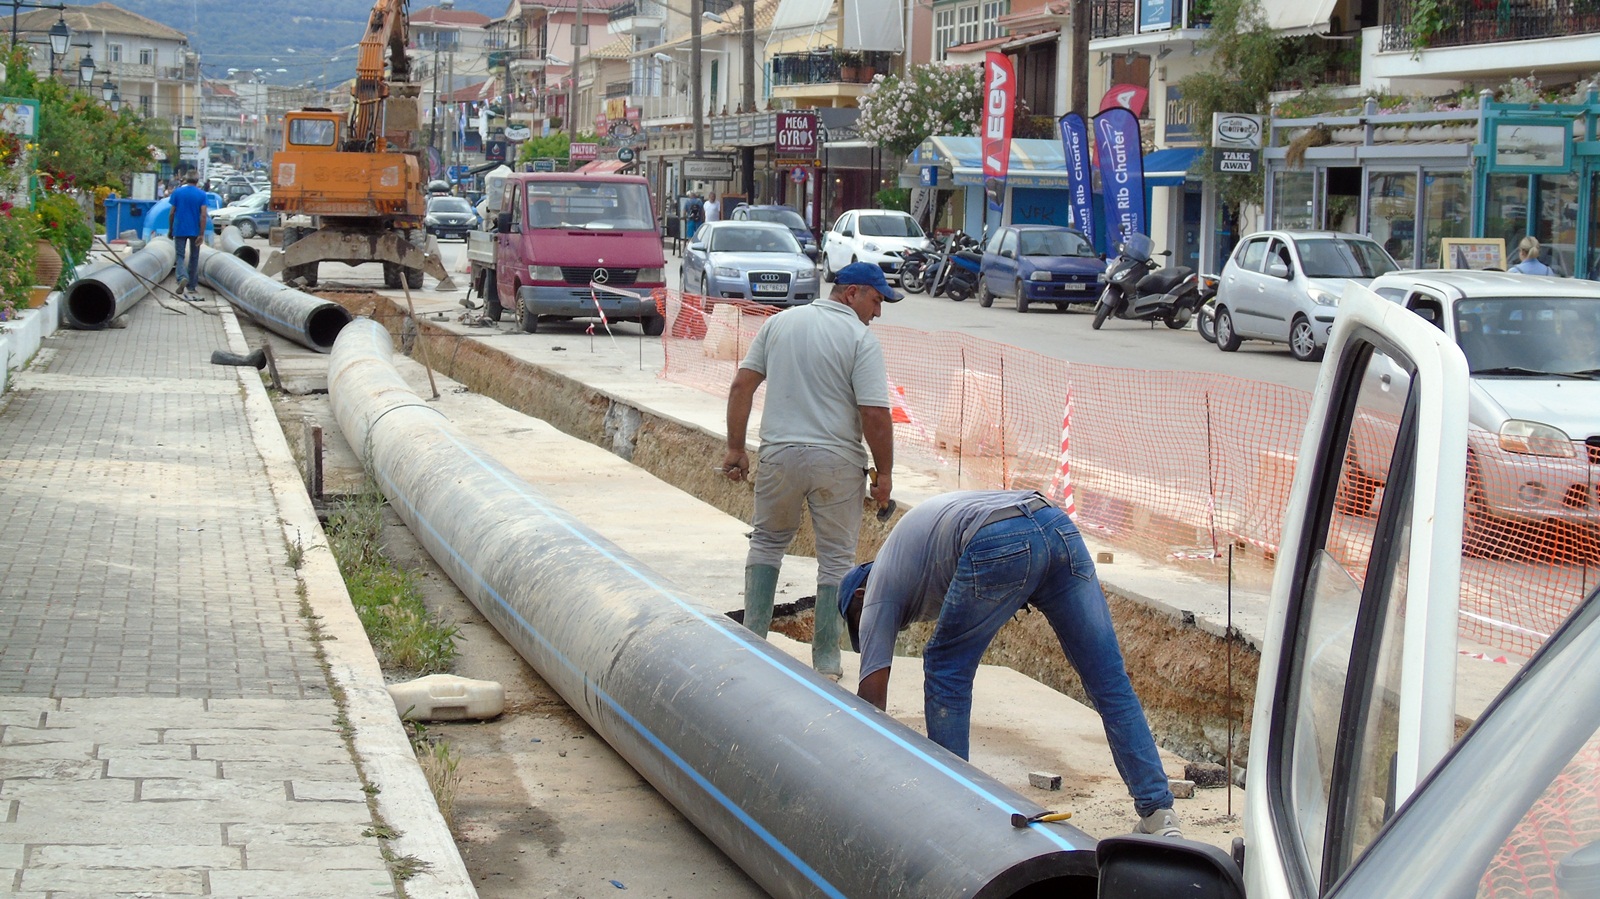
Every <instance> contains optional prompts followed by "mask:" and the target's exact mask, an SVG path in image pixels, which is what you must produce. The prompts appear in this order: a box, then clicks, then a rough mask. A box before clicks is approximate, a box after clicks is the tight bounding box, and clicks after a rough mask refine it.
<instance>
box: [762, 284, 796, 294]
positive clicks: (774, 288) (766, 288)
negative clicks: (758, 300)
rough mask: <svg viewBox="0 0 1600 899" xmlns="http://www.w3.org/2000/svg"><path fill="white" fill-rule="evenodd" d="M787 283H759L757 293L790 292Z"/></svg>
mask: <svg viewBox="0 0 1600 899" xmlns="http://www.w3.org/2000/svg"><path fill="white" fill-rule="evenodd" d="M788 292H789V286H788V285H787V284H757V285H756V293H788Z"/></svg>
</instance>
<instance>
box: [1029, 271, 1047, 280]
mask: <svg viewBox="0 0 1600 899" xmlns="http://www.w3.org/2000/svg"><path fill="white" fill-rule="evenodd" d="M1028 280H1029V281H1048V280H1050V273H1049V272H1045V271H1038V270H1035V271H1034V273H1033V274H1031V275H1029V276H1028Z"/></svg>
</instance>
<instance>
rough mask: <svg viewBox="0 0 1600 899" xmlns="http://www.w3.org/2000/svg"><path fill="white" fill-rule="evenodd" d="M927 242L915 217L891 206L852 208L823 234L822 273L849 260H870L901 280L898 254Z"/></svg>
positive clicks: (825, 276)
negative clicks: (883, 207) (885, 207)
mask: <svg viewBox="0 0 1600 899" xmlns="http://www.w3.org/2000/svg"><path fill="white" fill-rule="evenodd" d="M927 245H928V235H926V234H924V233H923V231H922V226H921V225H919V224H917V220H916V219H914V218H912V217H911V216H909V215H907V214H906V213H904V212H898V211H896V210H892V209H852V210H850V211H849V212H846V213H845V214H844V215H841V216H839V218H838V220H837V221H835V222H834V223H833V227H832V228H830V229H829V230H827V231H825V232H823V235H822V277H823V280H826V281H832V280H833V273H834V272H836V271H838V270H839V269H841V268H844V267H845V266H847V265H849V264H850V263H852V262H870V263H872V264H874V265H876V266H878V267H879V268H881V269H883V274H884V276H885V277H887V278H888V279H889V281H891V282H894V283H899V281H900V263H901V258H902V257H901V254H902V253H904V252H905V251H906V250H911V249H922V248H924V247H926V246H927Z"/></svg>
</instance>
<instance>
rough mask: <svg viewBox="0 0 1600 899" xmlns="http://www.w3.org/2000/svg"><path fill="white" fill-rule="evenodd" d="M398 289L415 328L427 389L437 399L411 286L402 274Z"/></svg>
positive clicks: (436, 386) (426, 344)
mask: <svg viewBox="0 0 1600 899" xmlns="http://www.w3.org/2000/svg"><path fill="white" fill-rule="evenodd" d="M401 275H402V276H401V278H400V289H401V290H403V291H405V294H406V312H407V313H409V314H410V315H411V323H412V324H413V325H415V326H416V327H417V346H418V347H420V348H421V349H422V367H423V368H424V369H425V370H426V371H427V372H428V389H429V390H431V391H433V398H434V399H438V398H439V385H437V384H435V383H433V365H432V364H431V363H430V362H428V342H427V341H426V340H423V339H422V338H423V336H424V335H423V333H422V322H420V321H417V307H415V306H413V305H411V285H410V284H407V283H406V279H405V277H404V273H403V272H402V273H401Z"/></svg>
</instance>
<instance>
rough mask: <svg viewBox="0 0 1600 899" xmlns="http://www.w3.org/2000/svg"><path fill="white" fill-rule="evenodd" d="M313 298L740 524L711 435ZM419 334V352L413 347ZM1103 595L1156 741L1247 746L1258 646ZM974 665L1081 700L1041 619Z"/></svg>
mask: <svg viewBox="0 0 1600 899" xmlns="http://www.w3.org/2000/svg"><path fill="white" fill-rule="evenodd" d="M319 295H321V296H323V297H325V298H327V299H329V300H332V301H334V302H337V303H339V304H341V305H343V306H344V307H345V308H347V309H349V310H350V312H352V313H353V314H356V315H364V316H369V317H371V318H373V319H374V320H376V321H378V322H379V323H381V324H382V325H383V326H384V327H385V328H386V329H388V331H389V332H390V333H391V334H392V335H394V337H395V339H396V341H397V342H398V343H399V345H400V347H401V348H402V349H403V350H404V351H405V352H406V353H407V354H408V355H410V356H412V357H413V358H416V359H418V360H419V361H426V363H427V364H429V365H431V366H432V367H433V368H434V370H435V371H437V372H439V373H440V374H442V375H444V376H446V377H449V378H451V379H453V380H455V381H458V382H460V383H461V384H463V385H465V386H466V387H468V388H470V389H471V390H473V391H474V392H476V393H479V394H482V395H483V396H486V397H489V398H491V399H494V400H495V401H497V402H499V403H501V404H502V405H504V406H507V407H509V408H512V409H515V410H517V411H519V412H522V413H524V414H526V415H530V416H533V417H536V418H540V419H543V420H544V421H547V422H549V423H550V424H551V425H553V426H555V427H556V428H558V429H560V430H561V431H563V432H565V433H567V434H570V435H572V436H574V437H577V438H579V439H582V440H585V441H587V442H589V443H593V444H595V445H596V446H600V447H604V448H605V449H608V450H610V451H612V452H614V453H616V454H617V455H619V456H621V457H622V458H624V459H627V460H628V461H630V462H632V463H633V464H634V465H637V466H639V467H640V468H643V469H645V470H646V471H648V472H650V473H651V474H652V475H654V476H656V477H658V478H660V479H662V480H664V481H666V482H668V483H670V484H672V485H674V486H676V487H678V488H679V489H681V490H684V491H685V492H688V493H691V494H693V495H694V496H696V497H697V498H699V499H700V500H702V501H703V502H706V503H709V504H711V505H713V506H715V507H717V508H718V509H720V510H722V511H723V512H726V513H727V514H729V515H733V516H736V517H738V518H739V519H740V520H743V521H749V520H750V517H751V513H752V508H751V506H752V499H753V496H752V493H751V491H750V490H749V488H748V486H747V485H742V484H735V483H732V482H730V481H728V480H727V479H726V478H722V477H719V476H718V475H717V474H716V473H715V472H714V471H713V470H712V467H711V466H708V465H706V464H705V460H706V459H707V458H711V457H716V456H720V455H721V453H722V444H723V438H722V437H721V436H720V435H715V434H710V433H707V432H705V431H701V430H698V429H695V428H692V427H689V426H686V425H684V424H682V423H679V422H676V421H672V420H669V419H666V418H663V417H660V416H657V415H655V414H653V413H652V412H651V411H650V410H648V409H641V408H638V407H635V406H632V405H629V404H628V403H626V402H625V401H622V400H620V399H618V398H615V397H612V396H610V395H608V394H606V393H603V392H601V391H599V390H596V389H594V388H591V387H589V386H587V385H585V384H583V383H580V382H578V381H575V380H573V379H571V378H568V377H565V376H563V375H559V374H555V373H553V372H551V371H549V370H547V369H544V368H541V367H540V366H538V365H536V364H534V363H531V362H526V361H522V360H519V359H515V358H513V357H511V356H508V355H506V354H504V353H502V352H500V351H499V350H496V349H495V348H493V347H492V346H490V345H488V344H487V343H485V342H483V341H479V340H475V339H473V338H472V337H471V336H467V335H459V334H455V333H452V332H450V331H448V330H446V329H444V328H440V327H438V326H436V325H434V324H431V323H429V322H427V321H422V322H420V323H418V322H414V321H413V320H412V319H411V318H410V317H409V316H407V315H406V314H405V311H404V309H403V307H401V306H400V305H399V304H398V303H397V302H396V301H393V300H391V299H389V298H387V297H383V296H381V295H378V294H375V293H371V292H369V291H349V292H336V291H322V292H319ZM419 327H420V331H419ZM419 339H420V341H421V347H420V349H421V350H422V351H423V352H419V347H418V341H419ZM424 355H426V359H425V360H424V359H423V358H422V357H423V356H424ZM889 527H890V525H889V524H883V523H879V522H877V521H876V520H874V519H872V518H870V517H869V518H868V519H867V520H866V521H865V522H864V523H863V525H862V531H861V546H860V553H861V556H862V557H863V558H871V557H872V556H874V555H875V554H876V553H877V550H878V548H879V547H880V546H881V544H882V542H883V539H884V538H885V537H886V536H887V535H888V533H889ZM814 551H815V548H814V544H813V541H812V536H811V531H810V525H809V523H808V524H806V525H803V526H802V528H801V531H800V533H799V534H798V535H797V536H796V538H795V543H794V545H793V546H792V547H791V549H790V552H791V553H794V554H796V555H810V554H812V553H814ZM1106 590H1107V595H1108V599H1109V600H1110V606H1111V614H1112V618H1113V620H1114V622H1115V625H1116V630H1117V637H1118V640H1119V641H1120V643H1121V645H1122V651H1123V655H1124V658H1125V659H1126V662H1127V667H1128V673H1129V676H1130V677H1131V678H1132V681H1133V685H1134V688H1135V689H1136V690H1137V691H1138V694H1139V697H1140V699H1141V700H1142V701H1143V703H1144V706H1145V711H1146V714H1147V716H1148V717H1149V719H1150V726H1151V728H1152V730H1154V731H1155V733H1156V735H1157V737H1158V739H1159V740H1160V742H1161V744H1162V745H1163V746H1165V747H1166V748H1168V749H1170V750H1172V751H1173V752H1176V753H1178V754H1180V755H1182V756H1184V757H1186V758H1189V759H1195V760H1205V761H1216V762H1220V761H1222V760H1223V759H1224V757H1225V754H1226V747H1227V745H1228V735H1229V734H1230V733H1231V734H1232V735H1233V746H1234V752H1233V758H1234V760H1235V764H1239V760H1242V759H1243V758H1245V757H1246V755H1247V753H1248V741H1247V739H1246V736H1247V731H1248V729H1249V724H1250V712H1249V710H1250V708H1251V706H1252V703H1253V701H1254V694H1255V682H1256V675H1257V671H1258V669H1259V663H1260V653H1259V651H1258V650H1257V649H1256V648H1255V647H1254V646H1252V645H1251V644H1250V643H1249V642H1248V641H1247V640H1246V639H1244V638H1243V637H1242V636H1240V635H1238V634H1234V635H1232V636H1230V637H1229V638H1228V639H1226V640H1225V639H1224V638H1222V637H1221V636H1219V635H1216V634H1213V633H1210V632H1208V631H1206V630H1204V629H1202V628H1200V627H1198V626H1197V625H1196V624H1195V622H1194V620H1193V619H1192V618H1190V617H1188V616H1185V615H1183V614H1181V613H1175V612H1172V611H1169V610H1167V609H1161V608H1157V607H1153V606H1151V605H1150V604H1149V603H1148V602H1145V601H1141V600H1136V599H1132V598H1129V597H1127V596H1123V595H1121V594H1119V593H1118V592H1117V590H1116V587H1115V585H1107V586H1106ZM796 607H797V608H796V609H795V610H794V611H793V612H792V613H791V614H789V615H787V616H783V617H780V618H778V619H776V620H775V621H774V622H773V629H774V630H777V631H780V632H781V633H784V634H785V635H787V636H789V637H792V638H794V639H797V640H802V641H807V642H809V640H810V639H811V630H812V628H811V622H812V613H811V609H810V608H809V603H806V602H804V601H802V602H800V603H797V604H796ZM929 627H931V625H928V626H924V628H923V629H918V628H916V627H914V628H912V629H911V630H909V631H908V632H907V633H905V634H903V635H902V637H901V641H900V647H899V651H900V652H902V653H905V654H909V655H915V654H917V653H918V652H920V649H921V646H922V645H923V643H925V642H926V640H927V638H928V636H929V630H927V629H926V628H929ZM1229 644H1231V646H1230V645H1229ZM984 661H985V662H987V663H990V664H996V665H1004V666H1007V667H1009V668H1012V669H1014V670H1016V671H1019V672H1021V673H1023V674H1026V675H1028V676H1029V677H1032V678H1034V679H1035V680H1038V681H1040V682H1041V683H1044V684H1046V685H1048V686H1050V687H1052V688H1054V689H1056V690H1059V691H1061V692H1062V693H1065V694H1067V695H1069V696H1071V697H1073V698H1075V699H1077V700H1078V701H1080V702H1087V701H1088V699H1087V697H1086V696H1085V694H1084V692H1083V688H1082V685H1081V683H1080V682H1079V681H1078V677H1077V675H1076V673H1074V672H1073V670H1072V668H1071V666H1069V665H1068V664H1067V663H1066V661H1065V659H1064V658H1063V657H1062V653H1061V649H1060V646H1059V644H1057V642H1056V639H1055V635H1054V633H1052V632H1051V630H1050V628H1049V625H1048V624H1047V623H1046V622H1045V621H1044V618H1043V616H1041V615H1037V614H1029V613H1024V614H1022V615H1019V616H1018V617H1017V618H1016V620H1014V621H1012V622H1011V623H1010V624H1008V625H1007V626H1006V627H1005V628H1004V629H1002V630H1001V632H1000V635H999V636H998V637H997V638H996V639H995V641H994V643H993V644H992V645H991V646H990V647H989V651H988V653H987V654H986V655H985V657H984ZM1230 667H1231V673H1230Z"/></svg>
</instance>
